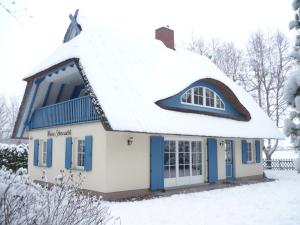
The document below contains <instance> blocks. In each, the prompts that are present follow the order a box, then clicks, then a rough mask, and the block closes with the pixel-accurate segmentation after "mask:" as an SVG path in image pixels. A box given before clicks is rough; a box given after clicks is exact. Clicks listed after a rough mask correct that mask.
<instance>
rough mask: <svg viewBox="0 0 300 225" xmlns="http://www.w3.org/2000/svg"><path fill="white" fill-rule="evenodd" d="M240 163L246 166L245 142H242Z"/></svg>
mask: <svg viewBox="0 0 300 225" xmlns="http://www.w3.org/2000/svg"><path fill="white" fill-rule="evenodd" d="M242 163H243V164H247V141H246V140H242Z"/></svg>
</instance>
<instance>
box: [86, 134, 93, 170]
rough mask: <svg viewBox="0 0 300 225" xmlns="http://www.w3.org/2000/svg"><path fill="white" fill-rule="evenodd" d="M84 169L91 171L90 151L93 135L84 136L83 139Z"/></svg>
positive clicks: (91, 151)
mask: <svg viewBox="0 0 300 225" xmlns="http://www.w3.org/2000/svg"><path fill="white" fill-rule="evenodd" d="M84 148H85V149H84V170H85V171H91V170H92V161H93V160H92V159H93V157H92V153H93V137H92V136H85V141H84Z"/></svg>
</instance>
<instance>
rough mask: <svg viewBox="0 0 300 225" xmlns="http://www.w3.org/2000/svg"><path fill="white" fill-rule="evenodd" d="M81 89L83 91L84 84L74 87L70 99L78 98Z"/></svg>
mask: <svg viewBox="0 0 300 225" xmlns="http://www.w3.org/2000/svg"><path fill="white" fill-rule="evenodd" d="M82 89H84V84H80V85H76V86H75V87H74V89H73V92H72V95H71V99H74V98H78V97H79V95H80V92H81V90H82Z"/></svg>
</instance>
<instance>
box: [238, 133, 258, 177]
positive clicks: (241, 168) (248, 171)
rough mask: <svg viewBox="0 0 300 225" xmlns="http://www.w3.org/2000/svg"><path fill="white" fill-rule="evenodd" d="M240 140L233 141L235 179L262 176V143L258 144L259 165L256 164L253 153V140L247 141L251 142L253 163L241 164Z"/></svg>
mask: <svg viewBox="0 0 300 225" xmlns="http://www.w3.org/2000/svg"><path fill="white" fill-rule="evenodd" d="M241 140H242V139H240V138H236V139H235V142H234V143H235V148H234V153H235V154H234V156H235V159H234V173H235V177H236V178H241V177H248V176H256V175H262V174H263V164H262V146H263V142H262V141H261V143H260V159H261V163H256V162H255V159H256V155H255V154H256V151H255V140H253V139H249V140H250V141H251V142H252V148H253V151H254V154H253V163H249V164H243V163H242V144H241Z"/></svg>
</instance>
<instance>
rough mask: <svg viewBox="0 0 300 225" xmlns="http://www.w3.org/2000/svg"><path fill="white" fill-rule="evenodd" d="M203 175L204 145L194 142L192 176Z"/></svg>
mask: <svg viewBox="0 0 300 225" xmlns="http://www.w3.org/2000/svg"><path fill="white" fill-rule="evenodd" d="M199 175H202V143H201V141H192V176H199Z"/></svg>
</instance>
